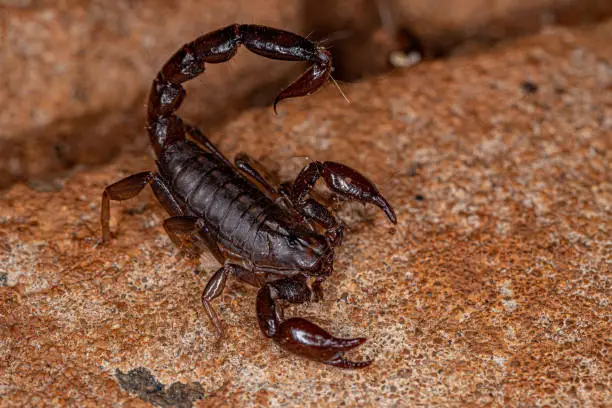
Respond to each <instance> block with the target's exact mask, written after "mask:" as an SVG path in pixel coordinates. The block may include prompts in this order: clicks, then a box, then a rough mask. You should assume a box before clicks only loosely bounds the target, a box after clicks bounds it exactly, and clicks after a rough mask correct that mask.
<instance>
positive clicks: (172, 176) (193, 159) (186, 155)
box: [158, 141, 278, 258]
mask: <svg viewBox="0 0 612 408" xmlns="http://www.w3.org/2000/svg"><path fill="white" fill-rule="evenodd" d="M158 165H159V169H160V172H161V174H162V176H163V177H164V178H165V179H166V180H167V181H168V182H169V183H170V186H171V190H172V192H173V195H174V196H175V198H178V200H179V201H181V202H182V203H183V206H184V208H183V210H184V211H185V214H186V215H193V216H196V217H200V218H202V219H203V220H204V221H205V222H206V224H207V227H208V228H209V229H210V232H211V234H214V239H215V240H216V241H218V242H219V243H221V244H222V245H223V246H224V247H226V248H228V249H230V250H232V251H234V252H238V253H242V254H243V255H244V254H247V257H248V258H259V257H261V256H262V255H265V254H264V252H267V251H268V246H267V242H266V239H265V236H264V234H262V233H260V231H259V230H260V226H261V225H262V223H263V222H264V220H265V219H266V218H267V217H268V216H270V214H272V213H276V212H278V208H277V206H276V205H275V204H274V202H273V201H272V200H270V199H269V198H268V197H267V196H265V195H264V194H263V193H262V192H261V191H259V190H258V189H257V188H256V187H255V186H254V185H253V184H251V183H250V182H248V181H247V180H245V179H244V178H243V177H241V176H240V175H238V174H237V173H236V171H235V170H234V169H232V168H230V167H228V166H227V165H226V164H225V163H223V162H222V161H221V160H219V159H218V158H216V157H215V156H214V155H213V154H212V153H209V152H205V151H202V150H201V149H200V148H199V147H197V146H196V145H195V144H193V143H192V142H189V141H185V142H179V143H176V144H174V145H172V146H171V147H170V148H168V149H167V150H166V151H165V152H164V154H163V155H162V157H160V161H159V163H158ZM249 255H254V256H249Z"/></svg>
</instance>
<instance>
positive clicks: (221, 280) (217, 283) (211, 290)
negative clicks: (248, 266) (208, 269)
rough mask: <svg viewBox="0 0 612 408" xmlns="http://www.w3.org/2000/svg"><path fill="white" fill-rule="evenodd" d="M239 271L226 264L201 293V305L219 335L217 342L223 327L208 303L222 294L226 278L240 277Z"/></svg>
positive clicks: (235, 267)
mask: <svg viewBox="0 0 612 408" xmlns="http://www.w3.org/2000/svg"><path fill="white" fill-rule="evenodd" d="M241 270H242V268H241V267H239V266H237V265H232V264H228V263H226V264H225V265H223V266H222V267H221V268H219V269H218V270H217V272H215V273H214V275H213V276H212V277H211V278H210V279H209V280H208V283H207V284H206V287H205V288H204V291H203V292H202V304H203V305H204V309H205V310H206V314H207V315H208V318H209V319H210V321H211V322H212V324H213V325H214V326H215V329H217V334H218V335H219V336H218V338H217V341H220V340H221V339H222V338H223V327H222V326H221V321H220V320H219V318H218V317H217V313H216V312H215V309H213V307H212V305H211V304H210V302H211V301H212V300H213V299H215V298H216V297H218V296H220V295H221V293H223V289H224V288H225V283H226V281H227V277H228V276H229V275H230V274H236V275H238V276H242V275H241V273H240V272H241Z"/></svg>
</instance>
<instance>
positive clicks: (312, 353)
mask: <svg viewBox="0 0 612 408" xmlns="http://www.w3.org/2000/svg"><path fill="white" fill-rule="evenodd" d="M310 297H311V291H310V289H309V288H308V286H307V285H306V283H305V282H304V281H302V280H298V279H289V278H286V279H280V280H277V281H273V282H269V283H267V284H265V285H264V286H263V287H262V288H261V289H260V290H259V292H258V294H257V318H258V320H259V327H260V329H261V331H262V332H263V333H264V335H265V336H267V337H271V338H272V339H273V340H274V341H275V342H276V343H277V344H278V345H279V346H281V347H282V348H283V349H285V350H287V351H289V352H291V353H294V354H297V355H300V356H302V357H306V358H308V359H310V360H314V361H319V362H322V363H325V364H329V365H333V366H336V367H340V368H362V367H367V366H369V365H370V364H371V363H372V361H370V360H366V361H360V362H355V361H350V360H346V359H345V358H343V354H344V352H345V351H348V350H350V349H352V348H355V347H357V346H359V345H360V344H363V343H364V342H365V341H366V339H365V338H362V337H358V338H354V339H340V338H337V337H334V336H332V335H331V334H330V333H328V332H327V331H325V330H324V329H322V328H321V327H319V326H317V325H316V324H314V323H312V322H310V321H308V320H306V319H302V318H291V319H287V320H285V321H283V313H282V309H281V307H280V305H279V304H278V303H277V300H279V299H282V300H286V301H288V302H290V303H304V302H306V301H308V300H310Z"/></svg>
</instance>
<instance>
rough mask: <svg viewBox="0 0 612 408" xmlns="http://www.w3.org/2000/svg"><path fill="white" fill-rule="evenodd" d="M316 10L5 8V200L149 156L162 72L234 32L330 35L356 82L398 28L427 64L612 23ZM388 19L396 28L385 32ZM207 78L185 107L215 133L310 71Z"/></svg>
mask: <svg viewBox="0 0 612 408" xmlns="http://www.w3.org/2000/svg"><path fill="white" fill-rule="evenodd" d="M320 4H321V2H320V1H319V0H301V1H300V0H291V1H279V0H258V1H242V2H227V1H225V2H219V1H209V0H203V1H194V0H180V1H174V2H172V5H169V3H168V2H164V1H147V2H143V1H127V0H114V1H100V0H69V1H68V0H64V1H32V0H4V1H3V0H0V67H1V69H2V76H1V77H0V100H2V101H5V102H4V105H3V109H2V110H0V189H5V188H8V187H9V186H10V185H11V184H13V183H14V182H16V181H31V180H36V181H40V180H43V181H45V180H46V181H48V180H49V179H50V178H52V177H53V176H55V175H57V174H61V173H63V172H64V173H65V172H67V171H73V170H74V169H75V167H79V166H83V165H85V166H91V165H98V164H102V163H107V162H109V161H110V160H112V159H113V158H114V157H116V156H117V155H118V154H120V152H125V151H140V150H143V149H144V148H145V147H146V145H145V144H144V143H142V142H141V141H144V140H145V138H143V137H142V134H143V131H142V114H143V105H144V101H145V100H146V93H147V92H148V90H149V86H150V83H151V81H152V79H153V77H154V75H155V74H156V73H157V71H158V70H159V69H160V67H161V65H162V64H163V63H164V62H165V61H166V60H167V59H168V58H169V57H170V55H172V53H174V52H175V50H176V49H177V48H178V47H179V46H180V45H181V44H183V43H185V42H186V41H190V40H192V39H193V38H195V37H196V36H198V35H200V34H202V33H205V32H208V31H211V30H213V29H215V28H218V27H221V26H224V25H227V24H231V23H235V22H244V23H258V24H266V25H271V26H275V27H281V28H285V29H289V30H292V31H295V32H300V33H310V34H312V38H314V39H321V38H327V39H328V40H330V43H331V45H332V46H333V47H332V51H333V52H334V58H335V61H336V72H335V75H336V76H337V78H339V79H343V80H354V79H358V78H362V77H364V76H367V75H372V74H379V73H382V72H386V71H388V70H389V64H388V59H389V58H388V54H389V52H391V51H394V50H395V49H396V47H397V46H398V42H397V41H396V39H395V38H394V34H392V33H391V34H390V33H389V31H393V29H397V28H408V29H410V30H411V31H414V33H415V34H417V35H418V37H419V38H420V39H421V40H422V42H423V43H424V46H425V48H426V50H427V53H428V54H429V55H446V54H448V53H449V52H450V51H452V50H455V49H456V47H457V46H458V45H459V44H463V43H464V42H465V41H466V40H470V39H476V40H478V42H479V43H490V42H492V41H497V40H500V39H503V38H507V37H509V36H516V35H520V34H525V33H529V32H535V31H537V30H539V29H540V28H541V27H543V26H546V25H548V24H551V23H554V22H561V23H563V24H577V23H581V22H585V21H586V22H588V21H593V20H596V19H598V18H601V16H606V15H608V16H609V15H612V3H611V2H609V1H608V0H537V1H531V2H527V3H526V2H524V1H522V0H497V1H495V2H494V4H491V2H490V1H489V0H460V1H458V0H440V1H436V2H423V1H422V0H350V1H347V0H330V1H327V2H326V3H325V4H326V7H323V8H322V7H321V6H320ZM527 4H528V5H527ZM379 5H380V7H379ZM380 10H383V11H382V13H381V11H380ZM389 17H391V18H389ZM383 20H384V21H386V26H389V25H394V27H392V29H391V30H381V23H382V21H383ZM389 20H391V24H390V23H389ZM460 48H468V49H471V47H465V46H462V47H460ZM209 68H210V69H209V70H208V71H207V72H206V74H205V75H204V76H203V77H202V79H199V80H195V81H192V82H190V83H189V84H187V90H188V91H189V98H190V100H192V101H194V103H192V104H190V105H189V106H187V107H186V108H184V109H183V114H184V116H185V117H186V118H188V119H189V120H191V121H193V122H195V123H198V124H199V125H201V126H203V127H204V128H205V129H206V130H207V131H211V130H212V129H215V128H216V127H218V126H220V124H221V123H223V122H225V121H226V120H229V119H233V118H234V117H235V115H236V114H237V113H238V112H240V111H242V110H244V109H245V108H247V107H250V106H260V105H264V104H269V103H270V101H272V100H273V97H274V95H276V93H277V92H278V90H279V89H281V88H282V87H283V86H284V85H286V83H287V81H288V80H289V79H290V78H291V77H293V76H294V75H295V74H296V73H297V71H299V70H301V69H302V67H301V66H300V65H299V64H286V63H278V62H271V61H267V60H265V59H263V58H259V57H256V56H254V55H250V54H249V53H248V52H241V53H239V54H238V56H237V58H236V59H235V60H234V61H233V62H232V63H229V64H224V65H223V66H220V67H209ZM76 170H78V168H77V169H76Z"/></svg>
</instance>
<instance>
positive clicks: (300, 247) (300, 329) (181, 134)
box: [101, 24, 396, 368]
mask: <svg viewBox="0 0 612 408" xmlns="http://www.w3.org/2000/svg"><path fill="white" fill-rule="evenodd" d="M240 45H244V46H245V47H246V48H247V49H249V50H250V51H252V52H254V53H257V54H259V55H262V56H264V57H267V58H271V59H277V60H287V61H307V62H309V63H311V64H312V65H311V67H310V68H309V69H308V70H307V71H306V72H305V73H304V74H302V75H301V76H300V77H299V78H298V79H297V80H295V81H294V82H293V83H292V84H291V85H289V86H288V87H287V88H286V89H284V90H283V91H281V92H280V94H279V95H278V96H277V98H276V100H275V101H274V107H275V108H276V104H277V103H278V102H279V101H280V100H282V99H286V98H290V97H297V96H303V95H308V94H311V93H313V92H314V91H316V90H317V89H318V88H319V87H321V85H323V84H324V83H325V82H326V81H327V80H328V78H329V76H330V73H331V70H332V63H331V58H330V54H329V53H328V52H327V51H326V50H325V49H324V48H322V47H318V46H317V45H316V44H315V43H313V42H311V41H309V40H307V39H305V38H303V37H301V36H299V35H296V34H293V33H290V32H287V31H283V30H278V29H273V28H269V27H263V26H257V25H237V24H235V25H231V26H229V27H226V28H222V29H220V30H217V31H214V32H211V33H209V34H206V35H203V36H201V37H199V38H197V39H196V40H195V41H193V42H190V43H188V44H185V45H184V46H183V47H182V48H181V49H180V50H179V51H178V52H177V53H176V54H174V55H173V56H172V58H170V60H169V61H168V62H167V63H166V64H165V65H164V66H163V68H162V69H161V71H160V72H159V74H158V75H157V77H156V78H155V80H154V81H153V86H152V87H151V92H150V96H149V102H148V111H147V120H146V124H147V129H148V133H149V136H150V139H151V143H152V145H153V148H154V150H155V153H156V156H157V166H158V172H157V173H155V172H143V173H138V174H134V175H132V176H129V177H127V178H125V179H123V180H120V181H118V182H116V183H114V184H112V185H110V186H108V187H106V189H105V190H104V192H103V194H102V209H101V223H102V233H103V241H104V242H108V241H109V239H110V237H111V234H110V228H109V218H110V201H111V200H114V201H122V200H127V199H130V198H132V197H134V196H136V195H137V194H138V193H139V192H140V191H142V189H144V188H145V187H146V186H147V185H150V186H151V188H152V189H153V192H154V193H155V195H156V197H157V199H158V200H159V202H160V203H161V204H162V205H163V206H164V208H165V209H166V211H167V212H168V213H169V214H170V218H168V219H166V220H165V221H164V228H165V230H166V232H167V233H168V235H169V236H170V238H171V239H172V241H173V242H174V243H175V244H176V245H177V246H179V248H182V249H183V250H185V251H187V252H188V253H190V254H193V255H197V254H199V251H201V250H202V248H208V249H209V250H210V251H211V252H212V253H213V254H214V255H215V257H216V258H217V259H218V261H219V262H220V263H221V264H222V265H223V266H222V267H221V268H220V269H219V270H218V271H216V272H215V273H214V275H213V276H212V277H211V278H210V280H209V281H208V284H207V285H206V288H205V289H204V292H203V293H202V303H203V304H204V308H205V309H206V312H207V314H208V316H209V317H210V320H211V322H212V323H213V325H214V326H215V328H216V330H217V332H218V333H219V338H221V336H222V334H223V332H222V328H221V322H220V321H219V319H218V318H217V316H216V314H215V311H214V309H213V308H212V306H211V301H212V300H213V299H214V298H216V297H217V296H219V295H220V294H221V293H222V291H223V288H224V286H225V283H226V280H227V278H228V276H229V275H234V276H236V277H237V278H239V279H241V280H242V281H245V282H247V283H249V284H251V285H254V286H256V287H258V288H260V289H259V292H258V294H257V303H256V310H257V317H258V321H259V326H260V328H261V330H262V332H263V334H264V335H265V336H267V337H271V338H272V339H274V341H275V342H276V343H278V344H279V345H280V346H281V347H282V348H284V349H286V350H288V351H290V352H293V353H295V354H298V355H301V356H304V357H307V358H310V359H312V360H316V361H321V362H324V363H326V364H331V365H334V366H337V367H343V368H360V367H366V366H368V365H369V364H370V363H371V361H362V362H353V361H349V360H346V359H344V358H343V353H344V352H345V351H346V350H349V349H352V348H354V347H357V346H358V345H360V344H362V343H363V342H364V341H365V339H364V338H354V339H340V338H336V337H334V336H332V335H331V334H329V333H328V332H327V331H325V330H323V329H322V328H320V327H319V326H317V325H315V324H314V323H312V322H310V321H308V320H305V319H302V318H291V319H287V320H284V319H283V313H282V308H281V304H280V302H279V301H280V300H283V301H286V302H289V303H294V304H297V303H303V302H307V301H310V300H317V299H320V298H321V282H322V281H323V280H324V279H325V278H326V277H327V276H329V275H330V274H331V272H332V267H333V257H334V248H335V247H336V246H337V245H339V244H340V242H341V240H342V225H341V224H340V223H339V222H338V221H337V220H336V219H335V217H334V216H333V215H332V213H331V212H330V211H329V210H328V209H327V208H326V207H325V206H323V205H322V204H320V203H319V202H317V201H315V200H314V199H313V198H311V197H310V196H309V192H310V191H311V190H312V188H313V187H314V185H315V183H316V181H317V179H319V178H320V177H322V178H323V180H324V181H325V183H326V184H327V186H328V187H329V188H330V190H331V191H332V192H334V193H336V194H338V195H340V196H342V197H345V198H350V199H355V200H359V201H362V202H366V203H373V204H375V205H377V206H379V207H380V208H381V209H382V210H383V211H384V212H385V213H386V215H387V216H388V217H389V219H390V220H391V222H393V223H396V218H395V214H394V212H393V209H392V208H391V206H390V205H389V204H388V203H387V201H386V200H385V199H384V198H383V196H382V195H381V194H380V193H379V192H378V191H377V189H376V187H375V186H374V185H373V184H372V183H371V182H370V181H368V180H367V179H366V178H365V177H364V176H362V175H361V174H359V173H358V172H357V171H355V170H353V169H351V168H349V167H347V166H344V165H342V164H339V163H334V162H323V163H322V162H312V163H310V164H309V165H307V166H306V167H305V168H304V169H303V170H302V171H301V173H300V174H299V175H298V177H297V179H296V180H295V181H294V182H293V183H284V184H282V185H281V186H280V188H278V189H276V188H275V187H273V186H272V185H271V184H270V183H269V182H268V181H267V180H266V179H265V177H264V176H263V175H262V174H261V173H260V172H258V171H257V166H256V165H255V164H254V163H255V162H254V161H253V160H252V159H251V158H249V156H247V155H245V154H239V155H238V156H237V157H236V159H235V163H234V165H232V163H230V162H229V160H228V159H227V158H225V157H224V156H223V155H222V154H221V153H220V152H219V151H218V150H217V149H216V147H215V146H214V145H213V144H212V143H211V142H210V141H209V140H208V139H207V138H206V137H205V136H204V134H203V133H202V132H200V131H199V130H198V129H196V128H194V127H191V126H188V125H186V124H184V123H183V121H182V120H181V119H180V118H179V117H178V116H177V115H176V114H175V112H176V110H177V109H178V108H179V106H180V105H181V103H182V101H183V98H184V97H185V89H184V88H183V87H182V86H181V83H183V82H185V81H188V80H190V79H193V78H195V77H196V76H198V75H200V74H201V73H202V72H203V71H204V65H205V63H221V62H225V61H227V60H229V59H230V58H232V57H233V56H234V55H235V54H236V51H237V50H238V47H239V46H240ZM258 186H259V187H258ZM319 231H320V232H319Z"/></svg>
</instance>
